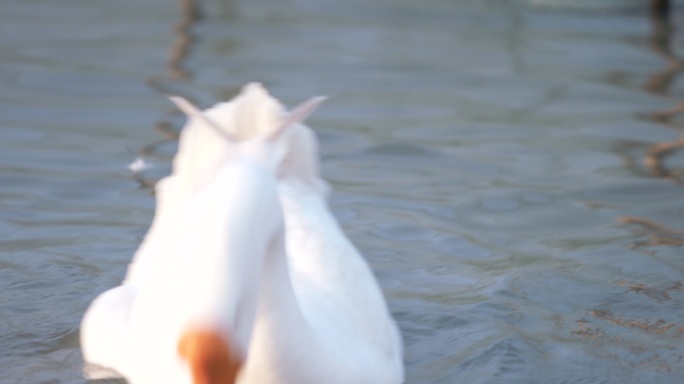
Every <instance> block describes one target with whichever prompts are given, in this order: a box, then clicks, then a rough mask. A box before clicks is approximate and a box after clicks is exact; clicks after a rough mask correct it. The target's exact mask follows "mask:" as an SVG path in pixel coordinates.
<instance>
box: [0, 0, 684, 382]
mask: <svg viewBox="0 0 684 384" xmlns="http://www.w3.org/2000/svg"><path fill="white" fill-rule="evenodd" d="M542 3H544V4H542ZM553 3H556V4H555V5H554V4H553ZM558 3H565V5H567V4H568V1H555V2H554V1H551V0H546V1H541V0H534V1H532V0H530V1H523V0H518V1H504V0H499V1H478V2H476V1H469V0H460V1H457V0H451V1H447V0H427V1H422V2H418V1H405V0H396V1H389V0H366V1H362V0H349V1H344V2H338V1H332V0H319V1H314V0H289V1H266V0H258V1H250V2H248V1H228V0H223V1H221V0H205V1H192V0H184V1H162V0H143V1H133V0H123V1H117V2H111V1H104V0H90V1H85V0H64V1H60V2H54V1H49V0H33V1H30V2H26V1H19V0H5V1H3V2H0V382H1V383H3V384H5V383H7V384H10V383H17V384H19V383H21V384H25V383H31V384H32V383H36V384H38V383H85V382H86V380H85V379H83V378H82V376H81V371H80V370H81V364H82V362H81V357H80V351H79V348H78V336H77V335H78V325H79V322H80V318H81V316H82V313H83V311H84V310H85V308H86V307H87V305H88V304H89V302H90V301H91V300H92V299H93V298H94V297H95V296H96V295H97V294H98V293H99V292H101V291H103V290H105V289H107V288H109V287H111V286H114V285H116V284H118V283H119V282H120V280H121V279H122V277H123V274H124V272H125V268H126V266H127V264H128V262H129V260H130V257H131V255H132V253H133V252H134V250H135V249H136V247H137V245H138V243H139V242H140V240H141V238H142V236H143V235H144V233H145V231H146V229H147V226H148V225H149V222H150V220H151V217H152V213H153V203H154V201H153V196H152V195H151V189H150V188H149V187H148V186H146V185H147V184H148V181H150V180H153V179H155V178H158V177H160V176H162V175H164V174H165V173H166V172H167V171H168V167H169V164H170V158H171V157H172V155H173V153H174V150H175V141H174V139H173V133H174V132H177V130H178V129H179V127H180V125H181V124H182V122H183V119H182V117H181V116H180V115H177V114H174V113H173V108H172V106H171V104H170V103H169V102H168V101H167V100H166V99H165V98H164V96H163V94H165V93H179V94H182V95H184V96H187V97H190V98H192V99H194V100H196V101H197V102H198V103H199V104H201V105H204V106H207V105H210V104H211V103H213V102H215V101H218V100H223V99H227V98H229V97H230V96H232V95H233V94H234V93H235V91H236V89H237V87H238V86H240V85H241V84H243V83H246V82H248V81H254V80H256V81H261V82H263V83H265V84H266V85H267V86H268V87H269V88H270V89H271V90H272V91H273V93H274V94H275V95H276V96H278V97H280V98H281V99H283V100H284V101H285V102H286V103H288V104H289V105H293V104H295V103H297V102H299V101H302V100H304V99H306V98H308V97H310V96H313V95H319V94H322V95H328V96H330V97H331V98H330V99H329V101H328V102H327V103H326V104H325V105H324V107H323V108H321V109H320V110H319V111H318V112H317V113H316V115H315V116H314V117H312V118H311V119H310V124H311V125H312V126H313V127H314V129H315V130H316V132H317V133H318V135H319V138H320V140H321V141H322V157H323V171H324V175H325V177H326V178H327V179H328V180H330V181H331V183H332V185H333V187H334V189H335V193H334V194H333V196H332V199H331V203H332V206H333V209H334V211H335V212H336V214H337V215H338V217H339V218H340V220H341V222H342V224H343V225H344V227H345V228H346V230H347V232H348V233H349V235H350V237H351V238H352V239H353V241H354V242H355V243H356V244H357V245H358V246H359V248H360V249H361V250H362V252H363V253H364V254H365V255H366V257H367V259H368V260H369V262H370V263H371V265H372V267H373V269H374V270H375V272H376V275H377V276H378V278H379V280H380V282H381V284H382V286H383V289H384V291H385V293H386V295H387V298H388V301H389V304H390V307H391V308H392V311H393V313H394V314H395V317H396V318H397V320H398V322H399V325H400V327H401V329H402V332H403V335H404V340H405V361H406V370H407V382H408V383H634V384H637V383H677V382H680V381H681V379H682V377H684V309H683V305H684V252H683V250H684V247H683V246H682V244H684V220H682V218H683V217H684V187H683V185H684V184H683V182H682V179H681V178H680V176H682V169H684V151H678V150H677V149H678V148H679V146H680V145H682V142H683V141H684V139H682V132H684V115H681V114H679V113H678V111H677V110H676V108H677V107H680V106H681V104H680V103H681V102H682V101H683V100H684V83H682V81H683V79H684V76H680V75H681V73H682V71H683V70H684V62H683V61H682V60H680V59H679V57H680V56H681V57H684V35H683V34H682V32H680V31H678V30H677V29H676V27H677V26H679V25H682V22H684V13H679V12H676V13H675V14H674V15H673V17H672V21H671V23H669V24H668V23H664V22H657V21H655V20H653V19H652V18H651V17H650V16H649V14H648V12H647V11H646V10H645V9H644V8H645V7H644V6H643V5H644V4H642V7H634V8H631V7H615V5H625V4H627V2H619V1H613V2H610V3H602V4H606V5H605V6H601V7H598V8H597V7H591V8H583V7H574V8H568V7H558V6H556V5H557V4H558ZM585 3H586V2H585ZM644 3H645V2H644ZM549 4H550V5H549ZM575 4H584V3H582V2H577V3H575ZM592 4H597V3H596V2H592ZM585 5H586V4H585ZM677 5H678V6H680V8H681V4H680V3H677ZM193 11H196V12H193ZM138 156H142V157H143V158H145V160H146V161H147V162H149V163H151V164H152V165H153V166H154V167H153V168H152V169H151V170H148V171H147V172H146V173H145V174H144V175H143V176H144V177H145V180H142V179H136V178H134V177H133V175H132V174H131V172H130V171H129V170H128V168H127V165H128V164H129V163H130V162H132V161H133V160H134V159H135V158H136V157H138Z"/></svg>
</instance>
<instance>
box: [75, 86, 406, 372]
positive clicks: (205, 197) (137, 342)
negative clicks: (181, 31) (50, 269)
mask: <svg viewBox="0 0 684 384" xmlns="http://www.w3.org/2000/svg"><path fill="white" fill-rule="evenodd" d="M172 100H173V101H174V102H176V104H177V105H178V106H179V108H180V109H181V110H183V111H184V112H185V113H186V114H188V115H189V116H190V117H191V118H190V119H189V122H188V124H187V125H186V127H184V129H183V132H182V135H181V139H180V145H179V151H178V154H177V156H176V158H175V159H174V164H173V173H172V174H171V175H170V176H168V177H166V178H164V179H163V180H161V181H160V182H159V183H158V184H157V189H156V196H157V209H156V213H155V218H154V221H153V223H152V226H151V228H150V230H149V232H148V234H147V236H146V237H145V240H144V241H143V244H142V245H141V246H140V249H139V250H138V252H137V253H136V255H135V257H134V260H133V262H132V263H131V265H130V267H129V270H128V274H127V276H126V279H125V281H124V282H123V283H122V285H120V286H119V287H116V288H113V289H110V290H109V291H106V292H104V293H103V294H101V295H100V296H99V297H98V298H97V299H95V300H94V301H93V303H92V304H91V305H90V308H89V309H88V310H87V312H86V313H85V315H84V318H83V322H82V325H81V346H82V350H83V356H84V360H85V361H86V375H88V376H90V377H91V378H106V377H115V376H118V377H125V378H126V379H127V380H128V381H129V383H131V384H155V383H160V384H162V383H163V384H228V383H230V384H233V383H238V384H268V383H292V384H307V383H326V384H338V383H339V384H343V383H369V384H383V383H387V384H393V383H401V382H403V366H402V344H401V340H400V336H399V332H398V330H397V327H396V325H395V323H394V321H393V320H392V318H391V316H390V314H389V312H388V309H387V306H386V303H385V301H384V298H383V296H382V294H381V292H380V289H379V287H378V284H377V282H376V281H375V279H374V277H373V275H372V272H371V271H370V269H369V268H368V265H367V264H366V262H365V261H364V260H363V259H362V257H361V256H360V255H359V253H358V252H357V250H356V249H355V248H354V246H353V245H352V244H351V243H350V242H349V240H348V239H347V238H346V237H345V235H344V234H343V233H342V231H341V229H340V227H339V225H338V224H337V222H336V220H335V219H334V217H333V216H332V214H331V212H330V211H329V209H328V206H327V203H326V193H327V192H326V191H327V187H326V184H325V182H323V181H322V180H321V179H320V178H319V175H318V158H317V157H318V154H317V142H316V140H315V138H314V136H313V133H312V132H311V131H310V130H309V128H307V127H305V126H304V125H302V124H300V122H301V121H303V119H304V118H305V117H306V116H307V115H308V114H309V113H311V112H312V111H313V110H314V109H315V107H316V106H317V105H318V104H319V103H320V102H321V101H322V98H315V99H311V100H310V101H308V102H306V103H304V104H302V105H300V106H299V107H297V108H295V109H294V110H293V111H292V112H291V113H289V114H288V113H286V112H285V111H284V109H283V107H282V106H281V105H280V103H279V102H278V101H277V100H275V99H274V98H272V97H271V96H269V95H268V93H267V91H266V90H265V89H264V88H263V87H262V86H261V85H260V84H248V85H246V86H245V87H243V89H242V91H241V93H240V94H239V95H238V96H237V97H236V98H235V99H233V100H232V101H231V102H228V103H221V104H218V105H216V106H214V107H213V108H211V109H208V110H206V111H203V112H202V111H199V110H197V108H195V107H194V106H193V105H192V104H190V103H189V102H187V101H185V100H183V99H180V98H172Z"/></svg>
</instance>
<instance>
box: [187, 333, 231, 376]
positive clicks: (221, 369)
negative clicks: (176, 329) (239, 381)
mask: <svg viewBox="0 0 684 384" xmlns="http://www.w3.org/2000/svg"><path fill="white" fill-rule="evenodd" d="M178 354H179V355H180V356H181V357H182V358H183V359H184V360H185V361H186V362H187V363H188V365H189V366H190V372H191V374H192V382H193V384H235V379H236V378H237V375H238V372H239V371H240V368H241V367H242V360H241V359H240V358H239V357H238V355H237V354H236V353H234V351H231V349H230V347H229V344H228V342H227V341H226V340H225V339H224V338H223V337H221V336H220V335H219V333H218V332H216V331H214V330H206V329H199V330H188V331H186V332H185V333H184V334H183V336H182V337H181V339H180V341H179V342H178Z"/></svg>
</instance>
